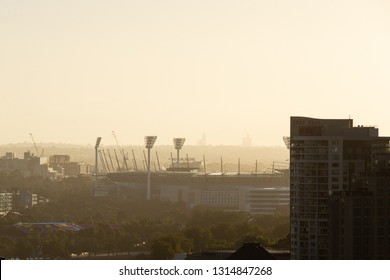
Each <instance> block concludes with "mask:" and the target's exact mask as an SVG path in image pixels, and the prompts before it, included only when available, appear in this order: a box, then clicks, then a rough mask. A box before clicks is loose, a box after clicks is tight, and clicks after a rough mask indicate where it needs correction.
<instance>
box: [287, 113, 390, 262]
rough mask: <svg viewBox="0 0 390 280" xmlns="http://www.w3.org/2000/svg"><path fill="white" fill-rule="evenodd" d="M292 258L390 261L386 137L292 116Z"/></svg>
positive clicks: (347, 123) (346, 122)
mask: <svg viewBox="0 0 390 280" xmlns="http://www.w3.org/2000/svg"><path fill="white" fill-rule="evenodd" d="M290 125H291V128H290V142H289V144H290V162H291V169H290V170H291V173H290V174H291V178H290V190H291V202H290V204H291V258H292V259H389V258H390V238H389V233H390V220H389V217H390V187H389V186H390V137H379V136H378V129H377V128H375V127H363V126H357V127H354V126H353V121H352V120H351V119H313V118H306V117H291V123H290Z"/></svg>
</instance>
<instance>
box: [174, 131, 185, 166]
mask: <svg viewBox="0 0 390 280" xmlns="http://www.w3.org/2000/svg"><path fill="white" fill-rule="evenodd" d="M185 141H186V139H185V138H173V145H175V150H176V151H177V160H176V165H177V168H179V161H180V155H179V151H180V149H181V148H182V147H183V145H184V142H185ZM172 167H173V166H172Z"/></svg>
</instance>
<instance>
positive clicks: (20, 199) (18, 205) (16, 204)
mask: <svg viewBox="0 0 390 280" xmlns="http://www.w3.org/2000/svg"><path fill="white" fill-rule="evenodd" d="M37 204H38V195H37V194H35V193H31V192H18V193H15V194H14V195H13V209H14V210H21V209H24V208H31V207H33V206H35V205H37Z"/></svg>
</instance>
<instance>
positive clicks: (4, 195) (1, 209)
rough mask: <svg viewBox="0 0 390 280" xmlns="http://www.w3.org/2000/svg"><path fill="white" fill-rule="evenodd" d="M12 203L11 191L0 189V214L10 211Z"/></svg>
mask: <svg viewBox="0 0 390 280" xmlns="http://www.w3.org/2000/svg"><path fill="white" fill-rule="evenodd" d="M12 203H13V197H12V193H10V192H7V191H6V190H0V216H2V215H5V214H7V213H8V212H11V211H12Z"/></svg>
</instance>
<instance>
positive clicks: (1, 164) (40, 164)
mask: <svg viewBox="0 0 390 280" xmlns="http://www.w3.org/2000/svg"><path fill="white" fill-rule="evenodd" d="M15 170H19V171H20V172H21V173H22V175H23V176H33V175H38V176H42V177H45V178H54V177H55V173H56V172H55V171H53V170H51V169H49V167H48V164H47V158H44V157H37V156H34V154H32V153H31V152H29V151H28V152H25V153H24V157H23V159H19V158H15V155H14V153H10V152H7V153H6V154H5V155H4V156H3V157H1V158H0V171H1V172H5V173H10V172H12V171H15Z"/></svg>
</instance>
